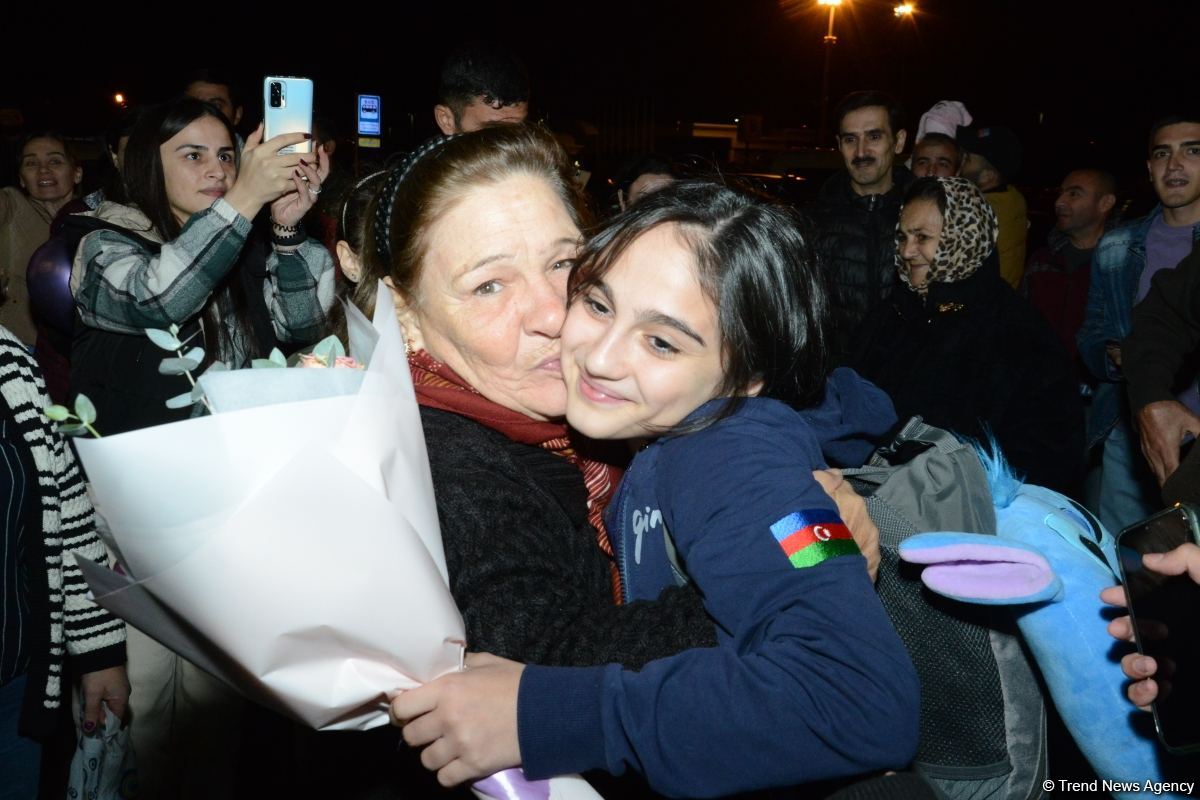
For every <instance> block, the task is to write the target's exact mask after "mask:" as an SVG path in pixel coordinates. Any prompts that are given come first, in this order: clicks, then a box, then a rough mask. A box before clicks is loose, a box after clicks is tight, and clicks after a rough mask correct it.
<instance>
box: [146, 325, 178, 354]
mask: <svg viewBox="0 0 1200 800" xmlns="http://www.w3.org/2000/svg"><path fill="white" fill-rule="evenodd" d="M171 327H175V326H174V325H172V326H171ZM144 330H145V331H146V335H147V336H149V337H150V341H152V342H154V344H156V345H157V346H159V347H161V348H162V349H163V350H178V349H179V348H181V347H183V344H182V343H181V342H180V341H179V339H177V338H176V337H175V334H174V333H169V332H167V331H162V330H159V329H158V328H145V329H144Z"/></svg>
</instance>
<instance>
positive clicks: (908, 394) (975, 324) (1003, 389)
mask: <svg viewBox="0 0 1200 800" xmlns="http://www.w3.org/2000/svg"><path fill="white" fill-rule="evenodd" d="M996 235H997V223H996V215H995V213H994V212H993V211H992V209H991V206H989V205H988V203H987V201H986V200H985V199H984V197H983V195H982V194H980V192H979V190H978V189H977V188H976V187H975V185H974V184H972V183H971V182H970V181H967V180H965V179H962V178H935V177H929V178H921V179H919V180H917V181H915V182H914V183H913V184H912V185H911V186H910V187H909V189H908V191H907V193H906V194H905V197H904V205H903V207H902V208H901V212H900V222H899V224H898V225H897V228H896V236H897V247H896V270H897V272H898V273H899V277H900V285H899V286H897V287H896V289H895V290H894V291H893V293H892V297H891V299H890V300H889V301H887V302H886V303H884V304H883V305H881V306H879V307H878V308H876V309H875V310H874V311H873V312H872V313H871V314H870V315H868V317H867V319H866V321H865V322H864V324H863V326H862V328H861V329H860V330H859V350H858V353H857V355H856V357H855V358H854V360H853V366H854V367H855V368H856V369H857V370H858V371H859V372H860V373H862V375H863V376H864V377H866V378H869V379H870V380H871V381H873V382H874V383H875V384H876V385H877V386H879V387H880V388H881V389H883V390H884V391H886V392H887V393H888V394H889V395H891V397H892V400H893V402H895V404H896V411H897V412H898V413H899V415H900V418H901V419H904V418H905V417H907V416H911V415H914V414H919V415H921V416H922V417H924V418H925V421H926V422H928V423H930V424H932V425H938V426H940V427H943V428H948V429H950V430H952V431H954V432H956V433H959V434H962V435H965V436H970V437H973V438H976V439H981V440H982V439H983V438H985V437H987V436H988V435H989V434H991V435H994V436H995V437H996V440H997V441H998V442H999V443H1000V446H1001V448H1002V449H1003V451H1004V453H1005V455H1006V456H1007V457H1008V459H1009V460H1010V461H1011V462H1012V464H1013V465H1014V466H1015V467H1016V468H1017V469H1018V470H1019V471H1020V472H1022V473H1023V474H1024V475H1025V478H1026V480H1028V481H1029V482H1031V483H1036V484H1040V485H1043V486H1049V487H1052V488H1055V489H1059V490H1061V491H1066V492H1070V491H1072V490H1073V489H1075V488H1076V481H1077V480H1078V479H1079V477H1080V472H1081V469H1082V454H1083V439H1082V437H1083V430H1082V424H1083V418H1082V412H1081V409H1080V403H1079V398H1078V392H1077V389H1076V386H1075V381H1074V379H1073V378H1072V374H1073V373H1072V371H1071V365H1070V362H1069V361H1068V359H1067V356H1066V354H1065V353H1064V352H1063V350H1062V346H1061V345H1060V344H1059V343H1058V342H1057V340H1056V339H1055V337H1054V335H1053V332H1052V331H1051V330H1050V328H1049V327H1048V325H1047V324H1046V323H1045V322H1044V321H1043V320H1042V319H1041V318H1040V317H1039V316H1038V315H1037V314H1036V313H1034V311H1033V309H1032V307H1030V306H1029V305H1028V304H1027V303H1026V302H1025V301H1024V300H1022V299H1021V298H1020V297H1019V296H1018V295H1017V294H1016V293H1015V292H1014V291H1013V290H1012V288H1011V287H1009V286H1008V285H1006V284H1005V283H1004V282H1003V281H1002V280H1001V279H1000V278H999V277H998V276H997V275H995V274H994V273H993V272H992V271H991V270H987V269H982V270H981V269H980V266H981V265H983V263H984V260H985V259H986V258H987V257H988V255H989V254H990V253H991V252H992V250H993V249H994V248H995V244H996Z"/></svg>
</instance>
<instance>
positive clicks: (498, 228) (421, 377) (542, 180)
mask: <svg viewBox="0 0 1200 800" xmlns="http://www.w3.org/2000/svg"><path fill="white" fill-rule="evenodd" d="M570 174H571V172H570V169H569V165H568V163H567V159H566V156H565V154H564V153H563V151H562V150H561V148H559V147H558V145H557V144H556V143H555V142H554V140H553V138H552V137H551V136H550V135H549V134H548V133H546V132H544V131H541V130H539V129H537V128H530V127H510V126H506V127H503V128H496V129H488V130H485V131H481V132H478V133H473V134H469V135H464V136H459V137H451V138H439V139H436V140H434V141H432V142H430V143H429V144H427V145H426V146H425V147H423V148H421V149H419V150H418V151H416V152H415V153H414V154H412V155H411V156H410V157H409V159H408V160H407V161H406V162H404V163H403V164H402V165H401V166H400V167H399V168H397V169H395V170H394V171H393V172H392V174H391V175H390V176H389V177H388V180H387V181H386V183H385V184H384V185H383V187H382V188H381V190H380V193H379V195H378V197H377V200H376V203H375V208H374V211H373V215H372V225H371V227H370V230H368V232H367V233H368V236H367V241H366V245H365V247H366V253H365V254H364V258H365V264H364V267H365V276H366V278H367V279H368V280H373V276H383V277H384V282H385V283H386V284H387V285H388V287H389V288H390V289H391V292H392V295H393V296H392V299H393V301H394V302H395V304H396V307H397V313H398V314H399V317H400V320H401V323H402V325H403V327H404V331H405V335H406V337H407V340H408V345H409V348H410V351H411V356H410V365H411V367H412V372H413V379H414V384H415V385H416V389H417V398H418V402H419V403H420V404H421V417H422V422H423V424H424V428H425V437H426V440H427V443H428V449H429V455H430V467H431V469H432V472H433V483H434V490H435V494H436V497H437V503H438V516H439V519H440V522H441V527H442V537H443V540H444V542H445V546H446V560H447V567H448V569H449V573H450V581H451V591H452V592H453V594H454V597H455V598H456V600H457V601H458V603H459V606H460V608H461V610H462V612H463V618H464V620H465V622H466V626H467V637H468V640H469V642H470V645H471V648H472V649H474V650H487V651H489V652H494V653H496V654H499V655H505V656H507V657H510V658H520V659H522V660H525V661H532V662H536V663H543V664H563V665H583V664H598V663H605V662H608V661H620V662H622V663H626V664H632V665H640V664H644V663H646V662H647V661H651V660H653V659H655V658H659V657H662V656H665V655H669V654H671V653H675V652H678V651H679V650H681V649H685V648H688V647H700V646H710V645H712V644H713V643H714V642H715V633H714V631H713V626H712V623H711V621H710V620H709V619H708V617H707V615H706V614H705V613H704V610H703V608H702V606H701V604H700V602H699V599H698V598H697V597H696V595H695V593H694V592H693V591H692V590H691V589H690V588H679V589H674V590H671V591H668V592H666V593H665V594H664V595H663V596H662V597H661V598H660V599H659V600H658V601H657V602H655V603H631V604H628V605H616V604H615V603H614V594H615V592H614V582H615V577H614V572H613V570H612V569H611V561H609V560H608V559H607V558H606V557H605V554H604V552H602V551H605V550H607V551H608V552H611V548H610V546H609V544H608V539H607V535H606V533H605V531H604V528H603V522H602V518H601V514H600V512H601V511H602V509H603V507H604V505H605V503H606V502H607V500H608V498H609V496H610V495H611V493H612V490H613V488H614V486H615V484H616V482H617V479H618V477H619V471H618V470H617V469H616V468H614V467H613V466H612V464H611V462H606V461H605V460H603V459H601V458H597V457H594V455H593V454H591V453H581V452H577V451H576V450H575V449H573V448H572V446H571V441H570V439H569V438H568V436H567V427H566V424H565V423H564V422H563V421H562V417H563V414H564V411H565V407H566V390H565V387H564V385H563V380H562V373H561V371H560V369H559V339H558V336H559V329H560V328H561V326H562V322H563V318H564V316H565V308H566V286H567V275H568V273H569V272H570V269H571V266H572V265H573V263H574V258H575V253H576V250H577V249H578V247H579V245H580V242H581V240H582V234H581V233H580V227H581V225H582V224H583V221H584V217H583V213H584V212H583V205H582V202H581V199H580V197H579V194H578V192H577V190H576V189H575V187H574V184H573V183H572V181H571V179H570Z"/></svg>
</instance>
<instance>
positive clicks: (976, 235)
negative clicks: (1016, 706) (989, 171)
mask: <svg viewBox="0 0 1200 800" xmlns="http://www.w3.org/2000/svg"><path fill="white" fill-rule="evenodd" d="M937 182H938V184H939V185H940V186H941V187H942V191H944V192H945V193H946V213H945V214H944V215H943V217H942V235H941V237H940V238H939V239H938V244H937V250H936V251H935V252H934V254H933V263H932V264H931V265H930V266H929V279H928V280H927V281H926V282H925V285H924V286H922V287H920V288H916V287H914V286H913V285H912V284H911V283H910V282H909V280H908V267H907V266H906V265H905V263H904V259H903V258H901V257H900V248H899V247H897V248H896V271H897V272H898V273H899V275H900V280H901V281H903V282H904V285H905V286H907V287H908V288H909V289H912V290H913V291H915V292H916V293H917V294H919V295H922V296H923V295H925V294H927V293H928V292H929V286H930V285H931V284H934V283H954V282H955V281H961V280H963V279H964V278H968V277H970V276H971V275H974V274H975V272H976V270H978V269H979V267H980V266H981V265H982V264H983V260H984V259H985V258H987V257H988V255H989V254H990V253H991V252H992V249H993V248H995V246H996V235H997V233H998V232H999V229H1000V226H999V223H997V221H996V212H995V211H993V210H992V207H991V205H989V204H988V201H987V200H986V199H984V196H983V193H982V192H980V191H979V189H978V188H977V187H976V186H975V184H973V183H971V182H970V181H969V180H967V179H966V178H938V179H937ZM896 230H897V231H899V230H900V225H899V222H897V224H896Z"/></svg>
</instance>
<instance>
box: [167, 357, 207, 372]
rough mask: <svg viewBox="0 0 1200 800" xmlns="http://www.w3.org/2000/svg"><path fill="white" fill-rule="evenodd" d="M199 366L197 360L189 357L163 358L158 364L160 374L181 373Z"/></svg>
mask: <svg viewBox="0 0 1200 800" xmlns="http://www.w3.org/2000/svg"><path fill="white" fill-rule="evenodd" d="M198 366H200V362H199V361H195V360H193V359H190V358H164V359H163V360H162V361H160V362H159V364H158V372H159V374H160V375H182V374H183V373H185V372H191V371H192V370H194V369H195V368H196V367H198Z"/></svg>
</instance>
